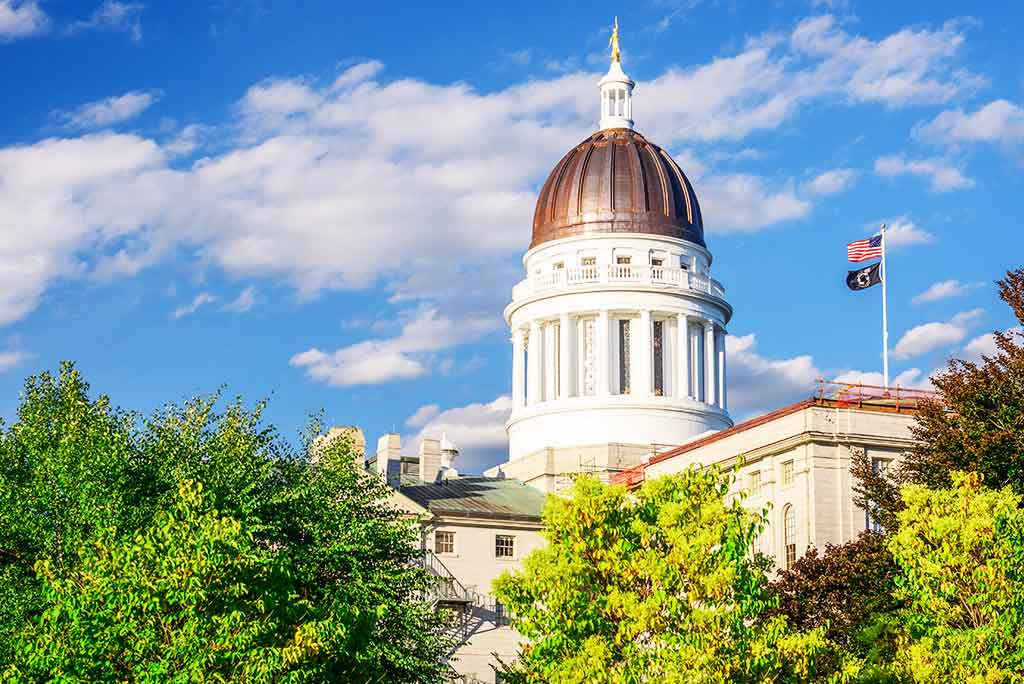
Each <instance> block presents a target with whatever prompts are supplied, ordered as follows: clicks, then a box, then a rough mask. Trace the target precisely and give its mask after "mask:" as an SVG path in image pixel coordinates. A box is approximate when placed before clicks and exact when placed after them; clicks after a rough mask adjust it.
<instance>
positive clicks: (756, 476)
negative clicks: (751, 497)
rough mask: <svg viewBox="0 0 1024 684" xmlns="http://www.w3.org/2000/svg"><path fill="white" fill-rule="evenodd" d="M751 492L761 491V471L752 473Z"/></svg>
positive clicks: (757, 492) (758, 492)
mask: <svg viewBox="0 0 1024 684" xmlns="http://www.w3.org/2000/svg"><path fill="white" fill-rule="evenodd" d="M749 488H750V493H751V494H760V493H761V471H760V470H755V471H754V472H752V473H750V486H749Z"/></svg>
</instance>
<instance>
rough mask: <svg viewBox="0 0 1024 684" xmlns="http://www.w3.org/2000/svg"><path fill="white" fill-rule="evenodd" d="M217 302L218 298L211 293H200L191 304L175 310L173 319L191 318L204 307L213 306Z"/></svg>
mask: <svg viewBox="0 0 1024 684" xmlns="http://www.w3.org/2000/svg"><path fill="white" fill-rule="evenodd" d="M215 301H217V297H216V296H215V295H212V294H210V293H209V292H200V293H199V294H197V295H196V296H195V297H193V299H192V301H191V302H189V303H188V304H183V305H182V306H179V307H178V308H177V309H175V310H174V313H172V314H171V316H172V317H173V318H184V317H185V316H191V315H192V314H194V313H195V312H196V311H199V309H201V308H202V307H204V306H206V305H207V304H212V303H213V302H215Z"/></svg>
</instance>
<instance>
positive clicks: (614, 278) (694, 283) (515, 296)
mask: <svg viewBox="0 0 1024 684" xmlns="http://www.w3.org/2000/svg"><path fill="white" fill-rule="evenodd" d="M608 285H610V286H622V285H627V286H629V285H638V286H647V287H653V288H664V289H666V290H679V291H689V292H700V293H703V294H707V295H711V296H712V297H717V298H718V299H725V288H724V287H722V284H721V283H720V282H718V281H717V280H715V279H714V278H711V277H710V276H704V275H700V274H699V273H693V272H691V271H687V270H684V269H681V268H666V267H664V266H633V265H631V264H614V265H606V266H578V267H573V268H561V269H557V270H554V271H549V272H548V273H537V274H533V275H531V276H529V277H527V278H526V279H525V280H522V281H520V282H519V283H517V284H516V285H515V286H514V287H513V288H512V301H513V302H518V301H522V300H524V299H529V298H531V297H533V296H535V295H541V294H546V293H548V292H552V291H557V290H565V289H573V288H593V287H600V286H608Z"/></svg>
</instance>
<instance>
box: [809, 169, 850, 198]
mask: <svg viewBox="0 0 1024 684" xmlns="http://www.w3.org/2000/svg"><path fill="white" fill-rule="evenodd" d="M857 175H858V174H857V171H856V170H854V169H832V170H830V171H825V172H824V173H820V174H818V175H817V176H815V177H814V178H812V179H811V180H809V181H807V182H806V183H804V185H803V190H804V192H805V193H806V194H808V195H811V196H813V197H827V196H828V195H834V194H836V193H837V192H842V191H843V190H846V189H847V188H849V187H850V186H851V185H853V183H854V181H856V180H857Z"/></svg>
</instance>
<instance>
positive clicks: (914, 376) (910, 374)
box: [835, 368, 932, 389]
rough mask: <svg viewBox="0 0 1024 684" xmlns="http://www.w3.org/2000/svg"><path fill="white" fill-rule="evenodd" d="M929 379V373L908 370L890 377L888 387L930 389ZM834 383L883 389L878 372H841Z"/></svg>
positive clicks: (883, 379) (882, 380)
mask: <svg viewBox="0 0 1024 684" xmlns="http://www.w3.org/2000/svg"><path fill="white" fill-rule="evenodd" d="M930 377H931V374H930V373H929V374H925V373H923V372H922V371H921V369H920V368H908V369H907V370H905V371H903V372H901V373H899V374H897V375H896V376H895V377H890V378H889V386H890V387H905V388H907V389H932V384H931V381H930V379H929V378H930ZM835 381H836V382H840V383H849V384H851V385H872V386H874V387H883V386H884V385H885V377H884V376H883V375H882V373H880V372H878V371H858V370H848V371H842V372H841V373H839V374H837V375H836V376H835Z"/></svg>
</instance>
